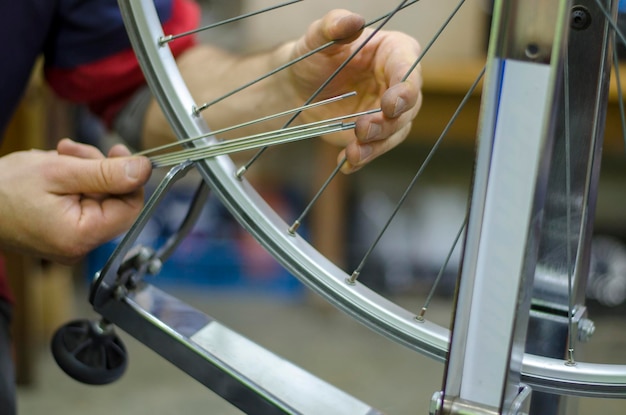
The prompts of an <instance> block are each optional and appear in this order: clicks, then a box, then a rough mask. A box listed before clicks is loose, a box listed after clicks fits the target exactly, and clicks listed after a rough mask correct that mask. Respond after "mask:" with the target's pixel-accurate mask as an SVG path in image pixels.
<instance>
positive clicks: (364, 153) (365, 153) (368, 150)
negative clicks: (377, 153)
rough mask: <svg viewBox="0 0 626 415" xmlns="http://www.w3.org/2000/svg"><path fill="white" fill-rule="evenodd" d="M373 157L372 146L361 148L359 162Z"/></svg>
mask: <svg viewBox="0 0 626 415" xmlns="http://www.w3.org/2000/svg"><path fill="white" fill-rule="evenodd" d="M371 155H372V146H368V145H364V146H360V147H359V161H363V160H366V159H367V158H368V157H369V156H371Z"/></svg>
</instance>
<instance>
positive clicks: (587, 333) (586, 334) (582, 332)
mask: <svg viewBox="0 0 626 415" xmlns="http://www.w3.org/2000/svg"><path fill="white" fill-rule="evenodd" d="M595 331H596V325H595V324H594V323H593V321H591V320H589V319H588V318H581V319H580V320H579V321H578V340H580V341H581V342H583V343H586V342H588V341H589V340H590V339H591V336H593V333H594V332H595Z"/></svg>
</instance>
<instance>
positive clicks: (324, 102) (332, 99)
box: [135, 92, 371, 156]
mask: <svg viewBox="0 0 626 415" xmlns="http://www.w3.org/2000/svg"><path fill="white" fill-rule="evenodd" d="M355 95H356V92H348V93H346V94H343V95H339V96H336V97H332V98H328V99H325V100H323V101H319V102H315V103H313V104H309V105H304V106H302V107H298V108H294V109H291V110H287V111H283V112H279V113H276V114H272V115H268V116H266V117H261V118H257V119H256V120H252V121H247V122H244V123H241V124H237V125H233V126H231V127H226V128H222V129H221V130H216V131H211V132H210V133H206V134H202V135H199V136H196V137H192V138H187V139H184V140H178V141H175V142H172V143H169V144H164V145H162V146H159V147H153V148H150V149H147V150H143V151H139V152H137V153H135V155H136V156H142V155H146V154H150V153H155V152H158V151H162V150H166V149H168V148H172V147H178V146H179V145H182V144H187V143H190V142H193V141H196V140H200V139H203V138H208V137H212V136H217V135H220V134H223V133H226V132H229V131H233V130H236V129H239V128H243V127H248V126H251V125H254V124H258V123H261V122H264V121H269V120H272V119H275V118H280V117H284V116H286V115H289V114H292V113H294V112H297V111H305V110H308V109H311V108H317V107H319V106H322V105H327V104H330V103H333V102H337V101H340V100H342V99H345V98H348V97H353V96H355ZM365 113H367V114H369V113H371V111H366V112H365ZM359 115H361V114H359ZM326 121H329V120H326Z"/></svg>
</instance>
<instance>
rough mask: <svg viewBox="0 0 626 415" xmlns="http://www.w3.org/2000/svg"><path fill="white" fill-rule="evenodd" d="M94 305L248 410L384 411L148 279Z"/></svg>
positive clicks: (366, 414)
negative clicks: (125, 293)
mask: <svg viewBox="0 0 626 415" xmlns="http://www.w3.org/2000/svg"><path fill="white" fill-rule="evenodd" d="M96 311H97V312H98V313H100V314H101V315H102V316H103V317H104V318H106V319H107V320H108V321H110V322H112V323H114V324H115V325H117V326H119V327H120V328H122V329H123V330H125V331H126V332H128V333H129V334H131V335H133V336H134V337H136V338H137V339H138V340H139V341H141V342H142V343H143V344H145V345H147V346H148V347H150V348H151V349H153V350H154V351H155V352H157V353H159V354H160V355H161V356H163V357H164V358H165V359H167V360H169V361H170V362H172V363H173V364H174V365H176V366H177V367H178V368H180V369H181V370H183V371H185V372H186V373H187V374H189V375H190V376H192V377H193V378H195V379H196V380H198V381H199V382H201V383H202V384H204V385H206V386H207V387H208V388H210V389H212V390H213V391H215V392H216V393H217V394H219V395H220V396H222V397H223V398H224V399H226V400H227V401H229V402H230V403H231V404H233V405H234V406H236V407H238V408H239V409H240V410H242V411H244V412H245V413H247V414H252V415H254V414H258V415H272V414H281V415H282V414H311V415H317V414H336V415H342V414H345V415H377V414H382V413H381V412H379V411H378V410H376V409H374V408H372V407H371V406H369V405H367V404H365V403H363V402H361V401H359V400H357V399H356V398H353V397H352V396H350V395H348V394H346V393H345V392H343V391H341V390H339V389H337V388H336V387H334V386H332V385H330V384H328V383H326V382H324V381H322V380H320V379H319V378H317V377H315V376H313V375H311V374H310V373H308V372H306V371H304V370H302V369H301V368H299V367H297V366H295V365H294V364H292V363H290V362H288V361H286V360H285V359H283V358H281V357H279V356H276V355H275V354H273V353H271V352H269V351H267V350H266V349H264V348H262V347H261V346H259V345H257V344H255V343H253V342H252V341H250V340H248V339H246V338H245V337H243V336H241V335H240V334H238V333H236V332H234V331H232V330H231V329H229V328H228V327H226V326H224V325H223V324H221V323H220V322H218V321H216V320H214V319H213V318H212V317H210V316H208V315H206V314H204V313H202V312H201V311H199V310H196V309H194V308H193V307H190V306H189V305H188V304H186V303H184V302H181V301H180V300H178V299H176V298H175V297H172V296H170V295H168V294H166V293H164V292H162V291H160V290H159V289H157V288H155V287H153V286H151V285H149V284H142V285H141V286H140V287H139V288H138V289H137V290H135V291H133V292H131V293H129V294H128V295H127V296H124V297H122V298H119V299H111V300H110V301H107V302H105V303H103V304H101V305H100V307H97V308H96Z"/></svg>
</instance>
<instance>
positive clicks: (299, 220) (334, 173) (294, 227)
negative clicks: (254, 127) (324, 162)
mask: <svg viewBox="0 0 626 415" xmlns="http://www.w3.org/2000/svg"><path fill="white" fill-rule="evenodd" d="M418 1H419V0H414V1H412V2H409V3H408V4H406V5H404V6H403V7H402V8H406V7H408V6H411V5H413V4H415V3H417V2H418ZM463 3H465V0H461V1H460V2H459V3H458V5H457V6H456V7H455V8H454V10H453V11H452V13H451V14H450V15H449V16H448V18H447V19H446V20H445V22H444V23H443V25H442V26H441V27H440V28H439V30H437V32H436V33H435V35H434V36H433V37H432V38H431V40H430V42H429V43H428V44H427V45H426V47H425V48H424V49H423V50H422V52H421V53H420V55H419V56H418V57H417V59H416V60H415V62H414V63H413V64H412V65H411V67H410V68H409V70H407V72H406V74H405V75H404V76H403V78H402V82H404V81H406V80H407V79H408V77H409V76H410V75H411V73H413V71H414V70H415V69H416V68H417V66H418V65H419V64H420V63H421V62H422V60H423V59H424V56H426V54H427V53H428V51H429V50H430V49H431V47H432V46H433V45H434V44H435V42H436V41H437V40H438V39H439V37H440V36H441V34H442V33H443V31H444V29H445V28H446V27H447V26H448V24H449V23H450V22H451V21H452V19H453V18H454V16H455V15H456V14H457V13H458V11H459V10H460V9H461V6H462V5H463ZM390 15H391V13H388V14H386V15H384V16H383V17H380V18H379V19H377V20H375V21H374V22H377V21H380V20H382V19H383V18H385V17H387V16H390ZM258 155H260V154H258ZM258 155H257V156H258ZM345 163H346V158H345V157H344V158H343V159H342V160H341V161H340V162H339V164H338V165H337V166H336V167H335V169H333V171H332V173H331V174H330V176H329V177H328V178H327V179H326V181H324V183H323V185H322V186H321V188H320V189H319V190H318V191H317V193H316V194H315V196H314V197H313V199H312V200H311V201H310V202H309V204H308V205H307V206H306V208H305V209H304V210H303V212H302V213H301V214H300V216H299V217H298V218H297V219H296V220H295V221H294V222H293V224H292V225H291V226H290V227H289V230H288V231H289V233H290V234H294V233H295V232H296V231H297V230H298V228H299V227H300V225H301V223H302V221H303V220H304V218H305V217H306V215H307V214H308V213H309V211H310V210H311V208H312V207H313V205H314V204H315V203H316V202H317V200H318V199H319V198H320V196H321V195H322V194H323V193H324V191H325V190H326V189H327V188H328V186H329V185H330V183H331V182H332V180H333V179H334V178H335V177H336V176H337V174H339V172H340V171H341V167H342V166H343V165H344V164H345ZM242 169H244V168H242ZM245 169H247V167H245ZM243 171H245V170H243Z"/></svg>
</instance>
